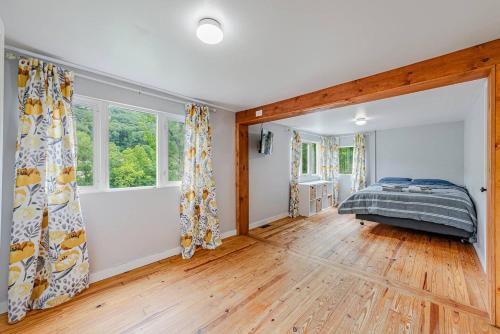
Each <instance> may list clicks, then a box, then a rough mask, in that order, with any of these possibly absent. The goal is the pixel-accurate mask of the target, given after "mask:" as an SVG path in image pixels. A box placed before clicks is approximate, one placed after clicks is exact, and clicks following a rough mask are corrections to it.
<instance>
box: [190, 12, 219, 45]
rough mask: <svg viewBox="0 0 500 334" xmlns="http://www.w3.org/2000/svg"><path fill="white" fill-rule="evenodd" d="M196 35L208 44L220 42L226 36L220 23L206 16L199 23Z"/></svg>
mask: <svg viewBox="0 0 500 334" xmlns="http://www.w3.org/2000/svg"><path fill="white" fill-rule="evenodd" d="M196 36H198V38H199V39H200V40H201V41H202V42H203V43H206V44H218V43H220V42H221V41H222V39H223V38H224V33H223V32H222V27H221V25H220V23H219V22H218V21H216V20H214V19H210V18H205V19H202V20H200V22H199V23H198V29H196Z"/></svg>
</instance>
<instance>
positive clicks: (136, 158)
mask: <svg viewBox="0 0 500 334" xmlns="http://www.w3.org/2000/svg"><path fill="white" fill-rule="evenodd" d="M108 156H109V186H110V188H127V187H141V186H154V185H156V115H153V114H149V113H145V112H138V111H132V110H128V109H125V108H122V107H117V106H110V107H109V146H108Z"/></svg>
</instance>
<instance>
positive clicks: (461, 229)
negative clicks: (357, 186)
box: [338, 177, 477, 243]
mask: <svg viewBox="0 0 500 334" xmlns="http://www.w3.org/2000/svg"><path fill="white" fill-rule="evenodd" d="M338 212H339V214H355V215H356V218H357V219H360V220H361V221H364V220H367V221H374V222H377V223H382V224H388V225H393V226H399V227H404V228H409V229H414V230H420V231H426V232H432V233H438V234H444V235H449V236H455V237H459V238H461V240H462V241H468V242H471V243H473V242H476V227H477V216H476V210H475V207H474V203H473V201H472V199H471V197H470V196H469V193H468V191H467V189H465V188H464V187H460V186H457V185H455V184H453V183H451V182H448V181H446V180H440V179H409V178H392V177H391V178H382V179H381V180H380V181H379V182H377V183H375V184H373V185H371V186H369V187H367V188H365V189H363V190H361V191H358V192H356V193H354V194H352V195H350V196H349V197H348V198H347V199H346V200H344V201H343V202H342V203H341V204H340V206H339V208H338Z"/></svg>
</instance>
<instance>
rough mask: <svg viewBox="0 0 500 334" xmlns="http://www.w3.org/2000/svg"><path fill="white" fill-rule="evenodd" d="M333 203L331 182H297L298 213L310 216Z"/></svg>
mask: <svg viewBox="0 0 500 334" xmlns="http://www.w3.org/2000/svg"><path fill="white" fill-rule="evenodd" d="M332 205H333V182H330V181H311V182H301V183H299V215H301V216H306V217H309V216H312V215H314V214H316V213H318V212H320V211H321V210H323V209H326V208H329V207H331V206H332Z"/></svg>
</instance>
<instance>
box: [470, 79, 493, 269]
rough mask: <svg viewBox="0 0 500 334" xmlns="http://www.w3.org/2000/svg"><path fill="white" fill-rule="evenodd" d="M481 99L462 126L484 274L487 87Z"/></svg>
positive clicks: (476, 245) (477, 101)
mask: <svg viewBox="0 0 500 334" xmlns="http://www.w3.org/2000/svg"><path fill="white" fill-rule="evenodd" d="M484 89H485V90H484V95H482V96H478V97H477V100H476V103H475V104H474V107H473V109H472V110H471V111H470V113H469V114H468V117H467V118H466V120H465V122H464V184H465V186H466V187H467V189H468V190H469V194H470V196H471V197H472V200H473V201H474V204H475V205H476V211H477V219H478V226H477V243H475V244H474V247H475V248H476V252H477V255H478V257H479V260H480V261H481V264H482V266H483V269H484V270H485V271H486V213H487V211H486V198H487V197H486V196H487V193H486V192H481V191H480V190H479V189H480V188H481V187H485V188H487V184H486V171H487V166H486V159H487V154H486V149H487V145H486V137H487V133H486V119H487V117H486V115H487V101H486V98H487V96H488V95H487V92H486V89H487V84H486V83H485V87H484Z"/></svg>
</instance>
